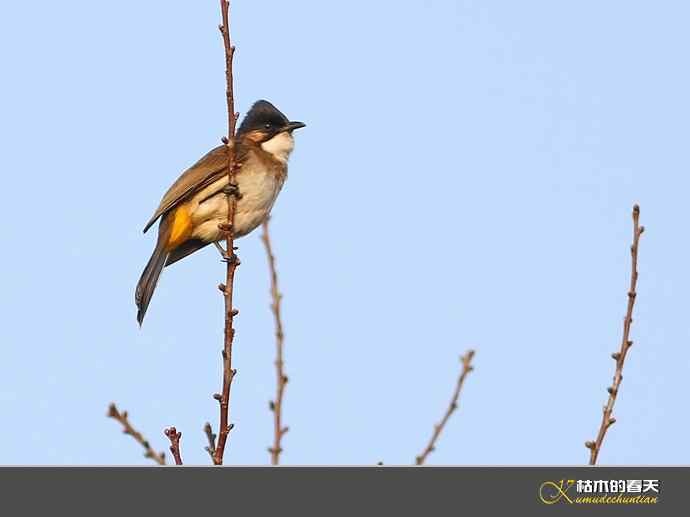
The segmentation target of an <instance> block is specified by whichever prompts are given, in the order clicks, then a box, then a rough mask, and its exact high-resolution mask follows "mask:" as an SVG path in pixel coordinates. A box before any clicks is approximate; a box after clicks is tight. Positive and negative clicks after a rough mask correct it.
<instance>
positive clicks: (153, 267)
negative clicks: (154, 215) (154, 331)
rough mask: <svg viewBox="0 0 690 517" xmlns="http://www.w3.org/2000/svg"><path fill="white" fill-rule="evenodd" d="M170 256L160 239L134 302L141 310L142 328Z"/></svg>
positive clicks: (138, 285) (142, 274)
mask: <svg viewBox="0 0 690 517" xmlns="http://www.w3.org/2000/svg"><path fill="white" fill-rule="evenodd" d="M168 255H169V253H168V251H167V250H166V249H165V242H164V239H159V240H158V244H156V249H155V250H153V254H152V255H151V258H150V259H149V261H148V264H146V267H145V268H144V271H143V272H142V273H141V277H140V278H139V283H138V284H137V290H136V293H135V295H134V300H135V301H136V304H137V308H138V309H139V310H138V311H137V321H138V322H139V325H140V326H141V323H142V322H143V321H144V316H145V315H146V309H148V307H149V302H150V301H151V297H152V296H153V291H155V290H156V284H158V277H160V276H161V271H163V267H164V266H165V261H166V260H168Z"/></svg>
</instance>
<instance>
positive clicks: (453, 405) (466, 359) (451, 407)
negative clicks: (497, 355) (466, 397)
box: [415, 350, 474, 465]
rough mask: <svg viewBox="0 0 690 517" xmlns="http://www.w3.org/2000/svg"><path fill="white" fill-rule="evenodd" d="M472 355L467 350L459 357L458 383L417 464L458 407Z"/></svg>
mask: <svg viewBox="0 0 690 517" xmlns="http://www.w3.org/2000/svg"><path fill="white" fill-rule="evenodd" d="M473 357H474V350H468V351H467V352H466V353H465V355H463V356H462V357H461V358H460V361H461V362H462V371H461V372H460V377H458V383H457V384H456V385H455V391H454V392H453V397H452V398H451V399H450V404H448V409H447V410H446V414H445V415H443V418H442V419H441V421H440V422H439V423H438V424H436V425H435V426H434V432H433V434H432V435H431V439H430V440H429V443H428V444H427V446H426V447H425V448H424V450H423V451H422V453H421V454H420V455H419V456H417V457H416V458H415V462H416V464H417V465H423V464H424V462H425V461H426V458H427V456H429V454H431V453H432V452H433V451H434V449H435V448H436V441H437V440H438V437H439V436H441V433H442V432H443V428H444V427H445V426H446V423H447V422H448V419H449V418H450V415H452V414H453V412H454V411H455V410H456V409H458V399H459V398H460V390H462V385H463V384H464V383H465V377H467V374H469V373H470V372H471V371H472V370H474V367H473V366H472V365H471V363H472V358H473Z"/></svg>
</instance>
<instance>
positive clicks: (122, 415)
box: [107, 403, 165, 465]
mask: <svg viewBox="0 0 690 517" xmlns="http://www.w3.org/2000/svg"><path fill="white" fill-rule="evenodd" d="M107 415H108V416H109V417H110V418H114V419H115V420H117V421H118V422H120V424H121V425H122V428H123V429H122V431H123V432H124V433H125V434H128V435H130V436H131V437H132V438H134V439H135V440H136V441H137V442H139V444H140V445H141V446H142V447H143V448H144V450H145V452H144V457H145V458H150V459H152V460H153V461H155V462H156V463H158V464H159V465H165V453H164V452H161V453H158V452H156V451H154V450H153V448H152V447H151V444H150V443H149V441H148V440H147V439H146V438H144V435H142V434H141V433H140V432H139V431H137V430H136V429H134V427H132V424H130V423H129V418H128V416H129V415H128V414H127V411H123V412H120V411H119V410H118V409H117V406H116V405H115V403H112V404H110V406H108V413H107Z"/></svg>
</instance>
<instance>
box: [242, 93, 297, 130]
mask: <svg viewBox="0 0 690 517" xmlns="http://www.w3.org/2000/svg"><path fill="white" fill-rule="evenodd" d="M288 123H289V120H288V118H287V117H286V116H285V115H283V114H282V113H281V112H280V111H279V110H278V108H276V107H275V106H274V105H273V104H271V103H270V102H268V101H265V100H260V101H256V102H255V103H254V105H253V106H252V107H251V109H250V110H249V111H248V112H247V115H246V116H245V117H244V120H243V121H242V124H241V125H240V128H239V129H238V130H237V134H238V135H242V134H244V133H248V132H249V131H255V130H257V129H259V130H261V131H264V132H267V133H277V132H279V131H281V130H282V129H283V128H284V127H285V125H286V124H288Z"/></svg>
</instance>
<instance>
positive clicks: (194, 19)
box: [0, 0, 690, 464]
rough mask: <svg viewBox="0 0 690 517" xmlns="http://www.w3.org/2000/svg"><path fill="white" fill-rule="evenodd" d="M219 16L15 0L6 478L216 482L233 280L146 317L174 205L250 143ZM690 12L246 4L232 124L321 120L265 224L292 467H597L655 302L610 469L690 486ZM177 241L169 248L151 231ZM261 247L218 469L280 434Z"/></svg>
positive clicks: (241, 303)
mask: <svg viewBox="0 0 690 517" xmlns="http://www.w3.org/2000/svg"><path fill="white" fill-rule="evenodd" d="M219 16H220V15H219V6H218V3H217V2H216V1H215V0H208V1H206V2H169V1H168V2H163V1H149V2H133V1H121V2H115V3H113V2H86V1H82V2H77V1H73V2H45V3H38V2H5V3H3V5H2V7H1V8H0V61H1V62H2V71H3V74H2V75H3V80H2V81H1V82H0V111H1V113H2V115H1V116H0V149H1V153H2V163H3V166H2V169H3V172H2V177H3V185H4V190H3V191H4V196H3V200H4V214H5V217H4V219H3V223H2V229H3V234H4V235H3V243H4V245H3V248H2V249H3V256H2V273H0V275H1V277H2V296H0V304H1V306H0V319H1V325H0V346H1V347H2V356H1V358H0V415H2V422H3V424H2V433H1V435H0V463H3V464H24V463H28V464H145V463H147V460H145V459H144V458H143V457H142V452H141V450H140V448H139V447H138V446H137V445H136V444H135V443H134V442H133V441H132V440H131V438H129V437H126V436H124V435H122V434H121V432H120V430H119V428H118V425H117V424H116V422H114V421H112V420H109V419H107V418H106V417H105V413H106V408H107V406H108V404H109V403H110V402H111V401H116V402H117V403H118V404H119V405H120V406H121V407H122V408H124V409H127V410H128V411H129V412H130V415H131V418H132V421H133V422H134V423H135V424H136V426H137V427H138V428H139V429H140V430H141V431H143V432H144V433H145V434H146V435H147V436H148V438H149V439H150V440H151V442H152V443H153V444H154V445H155V447H156V448H158V449H163V448H167V440H166V439H165V437H164V436H163V434H162V429H163V428H164V427H166V426H168V425H176V426H177V428H178V429H179V430H181V431H182V433H183V437H182V447H183V456H184V458H185V460H186V461H187V462H189V463H206V462H207V457H206V453H205V452H204V450H203V445H204V436H203V432H202V426H203V424H204V422H205V421H206V420H210V421H211V422H212V423H213V424H214V426H216V427H217V419H218V410H217V403H216V402H215V401H214V400H213V399H212V398H211V394H212V393H213V392H216V391H218V390H219V388H220V380H221V371H220V367H221V363H220V349H221V347H222V297H221V296H220V294H219V293H218V290H217V289H216V285H217V284H218V282H219V281H221V280H222V278H223V275H224V266H223V265H222V264H221V263H220V262H219V260H218V257H217V254H216V251H215V250H213V249H211V248H208V249H206V250H204V251H203V252H200V253H198V254H195V255H193V256H192V257H190V258H189V259H187V260H185V261H183V262H181V263H179V264H177V265H175V266H173V267H171V268H168V269H166V270H165V271H164V274H163V276H162V278H161V282H160V284H159V287H158V291H157V292H156V295H155V296H154V299H153V301H152V303H151V307H150V309H149V312H148V315H147V319H146V321H145V322H144V326H143V328H142V329H139V328H138V326H137V324H136V321H135V307H134V301H133V292H134V286H135V284H136V281H137V279H138V277H139V274H140V272H141V269H142V268H143V266H144V264H145V263H146V260H147V259H148V257H149V254H150V252H151V250H152V248H153V245H154V240H155V235H152V234H147V235H142V233H141V230H142V227H143V225H144V224H145V222H146V221H147V220H148V219H149V217H150V215H151V214H152V213H153V211H154V209H155V208H156V206H157V205H158V202H159V200H160V197H161V195H162V193H163V192H164V191H165V190H166V188H167V187H168V186H169V184H170V183H171V182H172V181H173V180H174V179H175V178H176V177H177V176H178V174H179V173H180V172H181V171H182V170H184V169H185V168H186V167H188V166H189V165H191V164H192V163H193V162H194V161H196V159H197V158H199V157H200V156H201V155H202V154H203V153H205V152H206V151H207V150H208V149H210V148H211V147H213V146H215V145H217V144H218V143H219V139H220V137H221V135H223V134H224V133H225V131H226V128H225V124H226V113H225V97H224V59H223V53H222V52H223V51H222V44H221V38H220V35H219V33H218V30H217V28H216V26H217V24H218V21H219ZM689 16H690V7H688V4H687V2H680V1H677V2H672V1H666V2H655V3H649V2H624V1H611V2H599V1H589V0H587V1H581V2H550V1H545V0H544V1H524V2H511V1H458V2H451V1H446V2H442V1H425V2H360V1H350V2H337V3H336V2H306V1H292V2H249V1H243V0H237V1H234V2H233V11H232V29H233V34H234V37H235V41H236V44H237V48H238V51H237V54H236V83H237V86H236V88H237V90H236V91H237V98H238V109H239V110H240V111H241V112H244V111H245V110H246V109H247V108H248V106H250V105H251V103H252V102H253V101H255V100H256V99H259V98H266V99H269V100H271V101H272V102H274V103H275V104H276V105H277V106H278V107H279V108H281V109H282V110H283V111H284V112H285V113H286V114H287V115H288V116H289V117H290V118H292V119H297V120H304V121H305V122H306V123H307V128H305V129H303V130H300V131H299V132H298V133H297V134H296V135H297V146H296V150H295V152H294V154H293V157H292V160H291V165H290V177H289V179H288V182H287V185H286V187H285V189H284V190H283V192H282V194H281V196H280V198H279V200H278V202H277V204H276V206H275V208H274V211H273V215H274V220H273V237H274V246H275V252H276V255H277V260H278V267H279V271H280V282H281V288H282V290H283V292H284V296H285V298H284V321H285V331H286V368H287V373H288V374H289V376H290V383H289V385H288V387H287V391H286V401H285V411H284V418H285V422H286V424H287V425H289V426H290V432H289V433H288V434H287V435H286V437H285V439H284V448H285V452H284V454H283V460H284V462H285V463H288V464H372V463H376V462H378V461H384V462H385V463H386V464H406V463H411V462H413V461H414V457H415V455H416V454H418V453H419V452H420V451H421V449H422V447H423V446H424V444H425V442H426V441H427V439H428V438H429V435H430V433H431V431H432V426H433V424H434V422H435V421H437V420H438V419H439V418H440V417H441V415H442V412H443V410H444V408H445V407H446V404H447V402H448V399H449V397H450V394H451V391H452V388H453V385H454V383H455V379H456V377H457V375H458V373H459V368H460V363H459V356H460V355H461V354H462V353H463V352H464V351H465V350H466V349H467V348H470V347H473V348H476V350H477V355H476V358H475V365H476V370H475V372H473V373H472V375H471V376H470V377H469V378H468V379H467V383H466V385H465V390H464V392H463V394H462V400H461V404H460V411H459V412H458V413H456V414H455V415H454V417H453V419H452V420H451V422H450V423H449V425H448V427H447V429H446V432H445V433H444V434H443V436H442V437H441V440H440V442H439V444H438V449H437V451H436V452H434V453H433V455H432V456H431V457H430V463H438V464H581V463H585V462H586V461H587V458H588V451H587V450H586V449H585V447H584V445H583V444H584V442H585V440H588V439H591V438H593V437H594V435H595V432H596V430H597V429H598V426H599V422H600V418H601V407H602V406H603V404H604V402H605V399H606V396H607V393H606V391H605V388H606V386H608V385H609V384H610V382H611V377H612V374H613V367H614V364H613V361H612V360H611V359H610V357H609V356H610V354H611V352H613V351H614V350H616V349H617V347H618V346H619V342H620V339H621V331H622V320H623V315H624V312H625V304H626V290H627V283H628V280H629V274H630V273H629V271H630V266H629V251H628V248H629V245H630V241H631V234H632V222H631V218H630V212H631V207H632V205H633V203H635V202H639V203H640V205H641V207H642V222H643V224H644V225H645V226H646V227H647V232H646V233H645V234H644V236H643V237H642V243H641V248H640V267H639V271H640V280H639V286H638V305H637V307H636V314H635V323H634V325H633V331H632V337H633V339H634V341H635V345H634V346H633V348H632V350H631V352H630V355H629V358H628V361H627V363H626V367H625V374H624V377H625V378H624V381H623V384H622V387H621V392H620V396H619V400H618V404H617V406H616V410H615V416H616V417H617V419H618V423H617V424H616V425H615V426H614V427H613V428H612V429H611V430H610V432H609V435H608V437H607V439H606V442H605V445H604V448H603V450H602V453H601V456H600V460H601V463H604V464H679V463H684V464H687V463H690V447H689V446H688V442H687V436H688V427H689V426H690V417H688V415H687V411H686V406H687V393H688V387H689V381H688V373H689V367H690V351H689V350H688V339H689V338H690V329H689V326H688V313H689V312H690V307H689V304H688V292H690V244H689V242H688V209H687V196H688V191H689V188H690V181H689V180H688V174H687V173H688V165H689V157H688V146H687V139H688V137H687V132H688V120H690V116H689V115H690V113H689V111H690V110H689V107H690V106H689V103H688V91H690V72H688V67H687V49H688V46H689V45H690V34H689V33H688V31H687V20H688V17H689ZM153 233H155V232H153ZM258 237H259V234H258V232H257V233H255V234H252V235H250V236H249V237H246V238H244V239H242V240H241V241H240V243H239V245H240V251H239V253H240V256H241V258H242V266H241V267H240V269H239V271H238V281H237V290H236V298H237V306H238V307H239V309H240V311H241V313H240V316H239V318H238V320H237V339H236V345H235V363H236V367H237V369H238V371H239V373H238V376H237V378H236V381H235V384H234V387H233V394H232V417H231V420H232V421H233V422H234V423H235V424H236V427H235V430H234V431H233V433H232V435H231V439H230V445H229V449H228V453H227V456H226V460H227V462H229V463H235V464H262V463H266V462H268V460H269V455H268V453H267V451H266V448H267V447H268V446H269V445H270V442H271V439H272V420H271V418H272V417H271V414H270V412H269V410H268V400H269V399H270V398H271V397H272V396H273V393H274V389H275V379H274V371H273V364H272V361H273V357H274V341H273V323H272V317H271V313H270V311H269V307H268V304H269V293H268V276H267V265H266V257H265V254H264V252H263V249H262V246H261V243H260V241H259V238H258Z"/></svg>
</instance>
